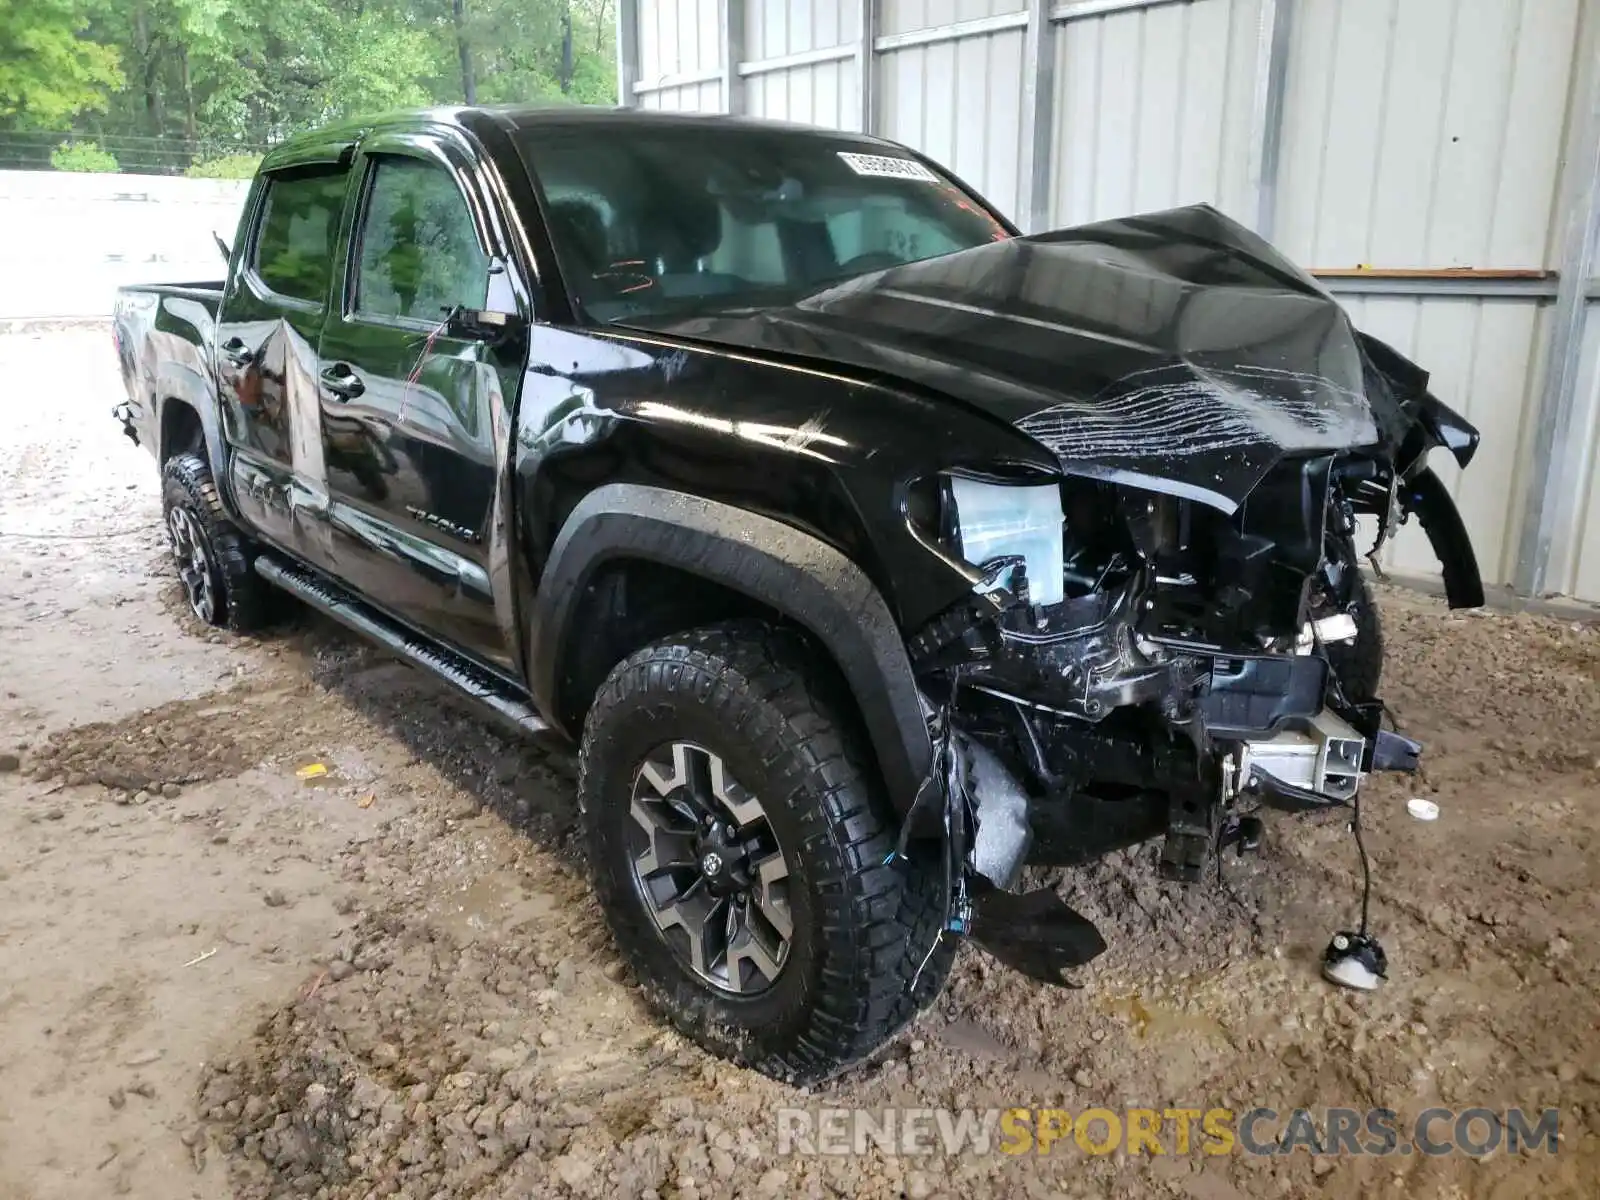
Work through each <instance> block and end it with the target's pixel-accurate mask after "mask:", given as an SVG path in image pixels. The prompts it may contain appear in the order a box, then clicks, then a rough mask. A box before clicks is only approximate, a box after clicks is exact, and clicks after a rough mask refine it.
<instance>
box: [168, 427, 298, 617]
mask: <svg viewBox="0 0 1600 1200" xmlns="http://www.w3.org/2000/svg"><path fill="white" fill-rule="evenodd" d="M161 480H162V498H163V500H164V502H165V503H164V506H163V512H166V511H169V510H170V509H171V508H172V507H173V506H175V505H177V504H182V505H183V506H184V507H185V508H187V509H188V510H189V511H190V513H192V514H193V515H194V517H195V519H196V520H197V521H198V522H199V524H200V531H201V533H202V534H203V535H204V536H205V539H206V542H207V547H208V549H209V550H210V552H211V561H212V562H213V563H214V564H215V566H216V574H217V575H218V576H219V581H220V583H221V585H222V586H221V592H220V598H221V600H222V605H221V612H219V613H218V614H217V617H218V620H217V624H218V625H220V626H222V627H224V628H227V629H231V630H232V631H234V632H235V633H247V632H249V631H251V630H254V629H260V628H261V627H262V626H264V625H266V624H267V623H268V622H269V621H270V620H271V617H272V599H273V596H272V589H271V587H270V586H269V585H268V584H267V582H266V581H265V580H264V579H262V578H261V577H260V576H259V575H257V574H256V572H255V550H254V547H253V546H252V545H251V542H250V539H249V538H247V537H246V536H245V535H244V533H243V531H241V530H240V529H239V527H238V526H237V525H235V524H234V523H233V522H232V521H230V520H229V519H228V514H227V510H226V509H224V508H223V507H222V498H221V497H220V496H218V495H217V483H216V480H215V479H214V478H212V475H211V468H210V466H209V465H208V464H207V463H206V460H205V459H203V458H201V457H200V456H199V455H198V454H190V453H185V454H174V455H173V456H172V457H171V458H169V459H167V461H166V463H165V465H164V466H163V467H162V468H161Z"/></svg>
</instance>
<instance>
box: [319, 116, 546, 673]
mask: <svg viewBox="0 0 1600 1200" xmlns="http://www.w3.org/2000/svg"><path fill="white" fill-rule="evenodd" d="M358 169H359V170H361V171H362V173H363V176H362V185H361V191H360V198H359V201H358V203H357V206H356V209H355V212H354V213H353V215H352V218H351V220H352V222H353V224H352V228H351V231H350V238H349V244H350V248H351V249H350V253H349V255H348V256H347V258H346V268H345V269H346V275H347V278H346V280H345V281H344V286H343V289H342V304H341V305H340V308H339V311H336V312H330V314H329V317H328V321H327V324H326V325H325V326H324V327H323V332H322V342H321V351H320V370H319V378H320V384H321V389H322V443H323V458H324V460H325V463H326V467H327V473H328V488H329V492H330V496H331V500H332V505H331V509H330V513H329V527H330V530H331V535H332V540H333V555H334V560H335V561H334V563H333V565H332V569H333V571H334V573H335V574H336V575H338V576H339V577H340V578H341V579H343V580H345V581H346V582H348V583H349V584H351V585H352V586H354V587H355V588H357V589H358V590H359V591H361V592H362V593H363V594H365V596H366V597H367V598H368V599H369V600H371V601H372V602H373V603H375V604H377V605H379V606H380V607H383V608H385V609H387V610H388V611H389V612H391V613H392V614H393V615H394V616H396V617H399V618H400V619H401V620H404V621H406V622H408V623H410V624H412V625H414V626H416V627H418V628H421V629H424V630H427V631H428V632H430V633H432V634H434V635H436V636H439V637H442V638H443V639H445V640H446V641H449V642H452V643H454V644H455V645H456V646H458V647H459V648H460V649H462V650H464V651H466V652H467V653H469V654H471V655H473V656H474V657H476V658H478V659H480V660H481V661H483V662H485V663H486V664H488V665H491V666H494V667H498V668H501V669H503V670H508V671H510V670H512V669H513V663H512V657H511V653H510V649H509V647H508V645H507V637H506V636H505V633H504V631H503V629H502V626H501V623H500V621H501V619H503V618H504V617H505V615H506V614H503V613H502V614H499V615H498V616H497V612H496V605H495V598H494V594H493V589H492V587H491V583H490V555H489V549H490V542H491V540H492V537H493V530H492V528H491V526H492V524H493V517H494V512H495V505H496V493H497V480H498V467H499V463H500V461H501V457H500V453H503V452H504V449H505V447H506V446H507V445H508V444H509V438H510V436H511V435H510V417H511V404H512V402H513V401H514V399H515V395H514V390H515V387H516V381H517V379H518V376H519V372H518V371H517V370H516V369H514V368H513V367H512V366H511V365H510V364H507V363H502V362H500V361H498V356H497V353H496V351H495V350H494V348H493V347H491V346H489V345H488V344H486V343H485V342H483V341H481V340H478V339H467V338H461V337H456V336H452V334H451V332H450V330H449V329H448V328H447V317H448V315H449V314H450V312H451V310H452V309H455V308H458V307H459V308H462V309H470V310H481V309H483V308H484V307H485V305H486V300H487V298H488V293H489V289H490V282H491V277H492V270H493V268H492V266H491V259H490V256H489V255H488V253H486V251H485V250H484V247H483V245H482V242H481V240H480V235H479V232H478V230H477V229H476V228H475V226H474V222H473V219H472V215H471V213H472V210H471V209H470V208H469V205H468V202H467V199H466V195H465V193H464V192H463V190H462V189H463V187H464V186H468V185H467V184H466V183H465V180H464V176H462V175H461V174H460V173H459V172H458V171H457V170H455V169H454V168H453V165H452V160H451V158H450V157H448V156H447V155H446V154H444V153H443V151H442V150H441V149H440V148H439V147H438V146H437V145H435V144H432V143H430V142H429V141H427V140H426V139H422V138H417V137H415V136H412V135H406V136H391V137H388V138H384V139H381V140H378V141H375V142H372V143H369V144H368V145H366V146H364V147H363V151H362V155H361V159H360V162H359V164H358ZM497 451H499V452H500V453H497Z"/></svg>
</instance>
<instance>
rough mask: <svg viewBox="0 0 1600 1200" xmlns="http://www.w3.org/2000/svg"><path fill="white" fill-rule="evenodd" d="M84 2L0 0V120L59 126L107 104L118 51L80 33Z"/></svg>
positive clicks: (117, 76)
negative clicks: (90, 39)
mask: <svg viewBox="0 0 1600 1200" xmlns="http://www.w3.org/2000/svg"><path fill="white" fill-rule="evenodd" d="M89 20H90V13H89V11H88V5H87V4H86V3H84V2H83V0H0V122H4V123H6V124H10V125H12V126H15V127H18V128H34V129H52V128H56V129H58V128H60V127H61V126H63V125H65V124H66V123H67V122H69V121H70V120H72V118H74V117H76V116H78V115H79V114H80V113H82V112H85V111H88V110H91V109H101V108H104V107H105V106H106V102H107V99H108V97H109V94H110V92H111V91H112V89H114V88H117V87H120V86H121V84H122V73H121V71H119V70H118V67H117V52H116V50H115V49H113V48H112V47H110V46H103V45H99V44H97V43H96V42H93V41H88V40H85V39H84V38H82V37H81V36H80V35H81V34H82V33H83V32H84V30H85V29H87V28H88V26H89Z"/></svg>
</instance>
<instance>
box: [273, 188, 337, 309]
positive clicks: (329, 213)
mask: <svg viewBox="0 0 1600 1200" xmlns="http://www.w3.org/2000/svg"><path fill="white" fill-rule="evenodd" d="M349 175H350V172H349V170H348V169H346V168H341V169H338V170H319V171H314V172H305V171H298V172H295V173H294V174H292V175H275V176H271V177H269V179H268V181H267V194H266V197H265V199H264V200H263V202H262V208H261V225H260V229H259V232H258V233H257V234H256V245H255V260H254V263H253V265H254V267H255V272H256V274H257V275H258V276H260V277H261V281H262V282H263V283H265V284H266V285H267V287H269V288H271V289H272V290H273V291H274V292H276V293H278V294H279V295H280V296H290V297H293V298H294V299H296V300H311V301H315V302H316V303H318V304H322V303H324V302H326V300H327V298H328V285H329V284H330V283H331V282H332V279H333V255H334V250H335V248H336V243H337V241H338V237H339V216H340V214H341V212H342V211H343V209H344V198H345V188H346V184H347V183H348V182H349Z"/></svg>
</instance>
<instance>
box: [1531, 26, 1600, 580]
mask: <svg viewBox="0 0 1600 1200" xmlns="http://www.w3.org/2000/svg"><path fill="white" fill-rule="evenodd" d="M1579 12H1580V14H1581V15H1580V18H1579V19H1580V21H1581V22H1582V25H1581V27H1580V28H1579V30H1578V39H1577V41H1578V45H1577V46H1576V48H1575V50H1574V53H1575V55H1576V57H1575V58H1574V59H1573V87H1572V99H1571V102H1570V107H1569V110H1568V111H1569V117H1568V121H1567V140H1566V145H1565V147H1564V148H1563V151H1564V152H1563V154H1562V161H1563V162H1565V164H1566V179H1565V182H1564V186H1563V187H1562V194H1561V207H1560V209H1559V210H1558V220H1559V221H1560V224H1559V226H1558V228H1559V230H1560V234H1561V243H1560V245H1561V263H1560V268H1559V270H1560V283H1559V285H1558V286H1557V289H1556V302H1555V307H1554V309H1553V310H1552V311H1551V313H1550V338H1549V341H1548V342H1547V343H1546V351H1545V370H1544V382H1543V386H1542V387H1541V388H1540V390H1539V400H1538V407H1537V409H1536V410H1535V411H1536V414H1537V415H1536V417H1535V421H1536V424H1535V425H1534V430H1533V459H1532V462H1531V464H1530V466H1531V468H1532V469H1531V470H1530V471H1529V473H1528V478H1529V481H1530V482H1529V485H1528V492H1527V503H1526V505H1525V506H1524V508H1523V516H1522V533H1521V537H1520V539H1519V540H1518V543H1517V561H1516V564H1515V566H1514V568H1513V569H1512V573H1511V582H1512V586H1513V587H1515V588H1516V590H1517V591H1518V592H1520V593H1521V594H1522V595H1524V596H1538V595H1542V594H1543V593H1544V592H1546V591H1547V590H1548V589H1549V586H1550V582H1551V580H1550V573H1551V569H1552V564H1553V562H1555V560H1556V559H1558V558H1559V559H1560V560H1561V563H1560V565H1561V566H1563V567H1565V566H1568V565H1569V564H1568V562H1567V560H1568V559H1570V558H1571V557H1572V555H1573V554H1574V553H1575V552H1576V549H1577V548H1576V547H1575V546H1572V545H1570V544H1569V543H1570V539H1571V535H1572V533H1573V531H1574V529H1575V527H1576V524H1577V515H1578V505H1579V503H1580V501H1581V497H1582V495H1583V492H1584V479H1583V477H1582V476H1583V471H1584V460H1585V458H1586V449H1587V448H1586V446H1585V445H1583V444H1582V443H1583V441H1584V439H1583V438H1582V437H1580V436H1579V432H1580V431H1581V430H1582V429H1583V427H1584V425H1585V421H1584V420H1583V418H1584V417H1585V416H1586V415H1587V414H1585V413H1584V412H1583V406H1584V402H1585V399H1586V397H1584V396H1581V395H1580V394H1579V392H1578V386H1579V384H1580V382H1581V381H1582V372H1581V366H1582V363H1581V359H1582V355H1583V341H1584V326H1585V323H1586V322H1587V320H1588V318H1589V315H1590V311H1589V294H1590V291H1591V289H1592V287H1593V285H1594V275H1595V269H1596V267H1597V265H1600V261H1597V260H1600V255H1597V246H1600V5H1595V4H1585V5H1583V6H1582V7H1581V8H1580V9H1579ZM1587 399H1589V400H1590V401H1591V402H1592V400H1593V397H1592V396H1591V397H1588V398H1587Z"/></svg>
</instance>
